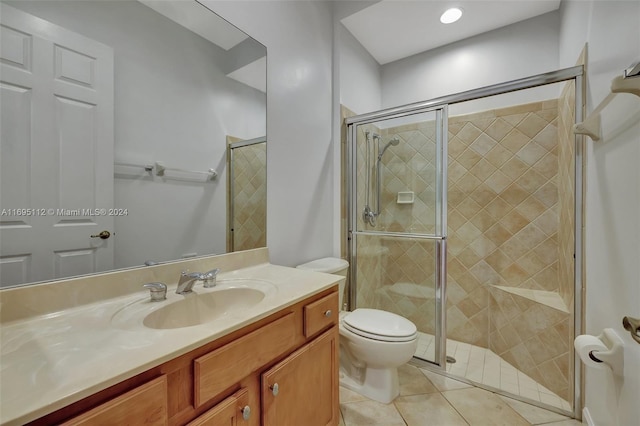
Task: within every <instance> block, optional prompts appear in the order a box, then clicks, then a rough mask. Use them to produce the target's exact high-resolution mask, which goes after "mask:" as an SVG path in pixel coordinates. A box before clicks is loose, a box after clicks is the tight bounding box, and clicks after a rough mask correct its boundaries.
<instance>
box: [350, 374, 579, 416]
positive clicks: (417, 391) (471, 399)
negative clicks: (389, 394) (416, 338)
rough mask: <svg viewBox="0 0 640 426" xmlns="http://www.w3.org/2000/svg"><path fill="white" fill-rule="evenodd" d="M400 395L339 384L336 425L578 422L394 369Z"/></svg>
mask: <svg viewBox="0 0 640 426" xmlns="http://www.w3.org/2000/svg"><path fill="white" fill-rule="evenodd" d="M398 373H399V378H400V396H398V398H396V399H395V400H394V401H393V402H392V403H390V404H382V403H379V402H376V401H372V400H370V399H368V398H366V397H364V396H362V395H359V394H357V393H355V392H352V391H350V390H348V389H345V388H342V387H341V388H340V426H365V425H366V426H371V425H380V426H382V425H384V426H396V425H397V426H457V425H461V426H467V425H470V426H497V425H504V426H519V425H522V426H528V425H542V424H544V425H548V426H580V425H581V423H580V422H578V421H576V420H573V419H570V418H568V417H565V416H562V415H560V414H557V413H553V412H551V411H547V410H544V409H542V408H538V407H534V406H532V405H529V404H525V403H523V402H520V401H516V400H514V399H510V398H506V397H503V396H499V395H497V394H495V393H492V392H489V391H486V390H483V389H480V388H475V387H473V386H471V385H468V384H466V383H462V382H459V381H457V380H453V379H449V378H447V377H444V376H441V375H439V374H436V373H432V372H430V371H427V370H424V369H420V368H418V367H414V366H412V365H408V364H406V365H404V366H402V367H400V368H399V370H398Z"/></svg>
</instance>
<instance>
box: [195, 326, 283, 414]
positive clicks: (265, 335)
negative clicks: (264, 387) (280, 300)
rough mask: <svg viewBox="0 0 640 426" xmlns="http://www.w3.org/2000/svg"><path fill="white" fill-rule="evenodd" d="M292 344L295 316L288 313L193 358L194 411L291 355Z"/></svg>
mask: <svg viewBox="0 0 640 426" xmlns="http://www.w3.org/2000/svg"><path fill="white" fill-rule="evenodd" d="M295 343H296V321H295V315H294V314H293V313H289V314H287V315H286V316H284V317H282V318H280V319H278V320H275V321H274V322H272V323H270V324H267V325H265V326H264V327H262V328H259V329H257V330H255V331H253V332H251V333H249V334H247V335H246V336H243V337H240V338H239V339H237V340H235V341H233V342H231V343H229V344H227V345H225V346H223V347H221V348H219V349H216V350H214V351H213V352H210V353H208V354H206V355H204V356H201V357H200V358H196V359H195V360H194V377H195V380H194V398H195V406H196V408H197V407H199V406H201V405H202V404H204V403H205V402H207V401H208V400H209V399H211V398H213V397H215V396H216V395H218V394H220V392H222V391H224V390H225V389H227V388H229V387H230V386H233V385H234V384H236V383H238V382H239V381H240V380H241V379H243V378H244V377H246V376H247V375H249V374H251V373H252V372H254V371H256V370H257V369H259V368H260V367H262V366H264V365H266V364H267V363H269V362H271V361H273V360H274V359H275V358H277V357H279V356H280V355H283V354H285V353H286V352H288V351H290V350H291V349H292V348H293V347H294V346H295Z"/></svg>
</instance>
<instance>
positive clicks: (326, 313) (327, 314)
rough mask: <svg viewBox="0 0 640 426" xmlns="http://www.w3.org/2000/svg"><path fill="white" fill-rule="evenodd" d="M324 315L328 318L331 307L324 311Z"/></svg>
mask: <svg viewBox="0 0 640 426" xmlns="http://www.w3.org/2000/svg"><path fill="white" fill-rule="evenodd" d="M324 316H325V317H327V318H329V317H330V316H331V309H329V310H327V311H325V312H324Z"/></svg>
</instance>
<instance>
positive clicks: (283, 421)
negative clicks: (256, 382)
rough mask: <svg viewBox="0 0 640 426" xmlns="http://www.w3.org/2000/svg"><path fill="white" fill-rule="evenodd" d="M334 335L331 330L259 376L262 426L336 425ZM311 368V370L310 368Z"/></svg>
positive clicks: (336, 393)
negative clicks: (332, 372)
mask: <svg viewBox="0 0 640 426" xmlns="http://www.w3.org/2000/svg"><path fill="white" fill-rule="evenodd" d="M337 350H338V333H337V331H336V330H334V329H331V330H329V331H327V332H325V333H324V334H322V335H321V336H320V337H318V338H317V339H315V340H313V341H312V342H310V343H307V344H306V345H304V346H303V347H302V348H300V349H298V350H297V351H296V352H294V353H293V354H291V355H290V356H288V357H287V358H286V359H284V360H283V361H281V362H279V363H278V364H276V365H275V366H274V367H272V368H271V369H269V370H268V371H266V372H265V373H263V374H262V424H263V425H265V426H281V425H312V424H313V425H318V426H320V425H321V426H328V425H336V424H338V412H337V410H336V409H335V407H337V406H338V404H339V402H338V401H339V400H338V398H339V396H338V376H337V375H335V374H327V372H328V371H337V369H338V352H337ZM310 367H311V368H310Z"/></svg>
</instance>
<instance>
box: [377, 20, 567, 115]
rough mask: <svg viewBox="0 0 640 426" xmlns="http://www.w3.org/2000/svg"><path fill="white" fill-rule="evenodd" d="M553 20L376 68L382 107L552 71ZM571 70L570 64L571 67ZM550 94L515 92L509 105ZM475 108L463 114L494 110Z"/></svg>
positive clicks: (517, 26) (551, 93) (555, 41)
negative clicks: (379, 73)
mask: <svg viewBox="0 0 640 426" xmlns="http://www.w3.org/2000/svg"><path fill="white" fill-rule="evenodd" d="M558 24H559V15H558V13H557V12H551V13H547V14H545V15H541V16H538V17H535V18H531V19H528V20H526V21H522V22H518V23H515V24H513V25H509V26H507V27H503V28H500V29H496V30H494V31H490V32H487V33H484V34H480V35H478V36H475V37H470V38H468V39H465V40H461V41H459V42H456V43H452V44H449V45H446V46H443V47H440V48H437V49H433V50H430V51H428V52H424V53H420V54H417V55H413V56H410V57H408V58H405V59H402V60H399V61H396V62H391V63H389V64H385V65H383V66H382V68H381V69H382V107H383V108H389V107H394V106H398V105H404V104H407V103H411V102H418V101H423V100H428V99H433V98H436V97H438V96H444V95H450V94H453V93H459V92H462V91H465V90H470V89H476V88H479V87H483V86H488V85H492V84H496V83H503V82H506V81H510V80H515V79H518V78H523V77H528V76H531V75H535V74H540V73H543V72H547V71H555V70H556V69H558V30H559V25H558ZM572 65H573V64H572ZM558 95H559V93H557V92H556V90H555V89H547V90H546V91H545V90H541V91H535V92H526V93H524V92H516V93H514V94H513V95H511V96H510V97H508V98H505V99H508V101H509V103H510V104H522V103H528V102H534V101H540V100H544V99H552V98H557V97H558ZM502 105H504V104H502V103H491V101H490V100H487V103H484V104H476V105H473V106H480V108H479V109H475V110H471V111H460V113H469V112H474V111H484V110H486V109H492V108H500V107H501V106H502Z"/></svg>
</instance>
